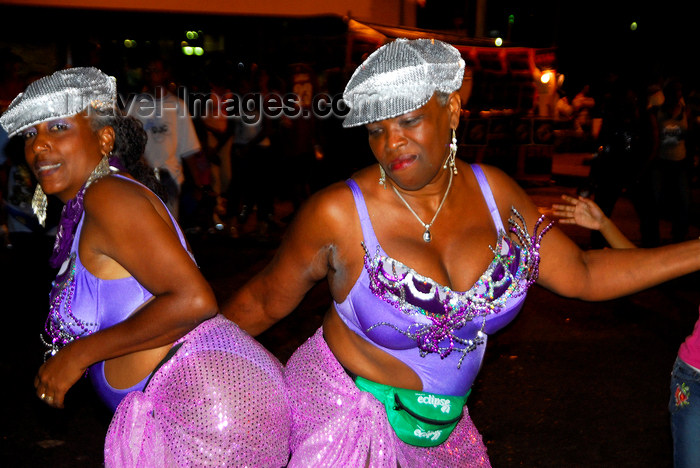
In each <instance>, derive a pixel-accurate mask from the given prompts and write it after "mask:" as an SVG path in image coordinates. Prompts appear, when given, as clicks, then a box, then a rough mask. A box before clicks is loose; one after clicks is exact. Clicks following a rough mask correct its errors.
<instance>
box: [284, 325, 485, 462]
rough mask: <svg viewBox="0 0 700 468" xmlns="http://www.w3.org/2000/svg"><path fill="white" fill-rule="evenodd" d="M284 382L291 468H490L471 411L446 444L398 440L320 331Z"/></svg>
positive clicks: (293, 361) (290, 363)
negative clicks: (289, 419)
mask: <svg viewBox="0 0 700 468" xmlns="http://www.w3.org/2000/svg"><path fill="white" fill-rule="evenodd" d="M285 380H286V382H287V392H288V400H289V402H290V406H291V409H292V436H291V442H290V446H291V449H292V458H291V461H290V463H289V466H290V467H309V466H314V467H318V466H329V467H338V466H353V467H363V466H371V467H391V468H396V466H397V463H398V465H400V466H402V467H414V466H416V467H417V466H420V467H428V466H434V467H448V466H449V467H453V466H455V467H456V466H464V467H467V466H468V467H489V466H491V465H490V463H489V459H488V456H487V455H486V447H485V446H484V444H483V442H482V440H481V435H480V434H479V432H478V431H477V430H476V427H474V424H473V423H472V421H471V419H470V418H469V414H468V411H467V407H466V406H465V407H464V417H463V418H462V420H461V421H460V422H459V424H458V425H457V427H456V428H455V430H454V432H453V433H452V434H451V435H450V437H449V438H448V439H447V440H446V441H445V442H444V443H443V444H441V445H439V446H437V447H431V448H423V447H415V446H412V445H408V444H405V443H404V442H402V441H401V440H399V438H398V437H396V434H394V430H393V429H392V428H391V426H390V425H389V422H388V420H387V417H386V411H385V409H384V405H382V403H380V402H379V401H378V400H377V399H376V398H375V397H374V396H373V395H372V394H370V393H367V392H361V391H360V390H359V389H358V388H357V387H356V386H355V384H354V382H353V381H352V379H351V378H350V377H349V376H348V374H347V373H346V372H345V371H344V369H343V368H342V366H341V365H340V363H338V361H337V360H336V359H335V356H333V353H332V352H331V350H330V349H329V348H328V345H327V344H326V342H325V341H324V339H323V334H322V330H321V329H319V330H318V331H317V332H316V333H315V334H314V336H312V337H311V338H310V339H309V340H308V341H307V342H306V343H304V344H303V345H302V346H300V347H299V349H298V350H297V351H296V352H295V353H294V354H293V355H292V357H291V358H290V359H289V361H288V362H287V365H286V370H285Z"/></svg>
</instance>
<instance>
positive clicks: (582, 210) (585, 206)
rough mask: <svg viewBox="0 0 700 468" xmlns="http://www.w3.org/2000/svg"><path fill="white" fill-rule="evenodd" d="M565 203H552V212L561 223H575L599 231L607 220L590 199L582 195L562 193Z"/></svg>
mask: <svg viewBox="0 0 700 468" xmlns="http://www.w3.org/2000/svg"><path fill="white" fill-rule="evenodd" d="M561 198H562V200H564V201H565V202H566V203H567V204H565V205H564V204H556V203H555V204H554V205H552V210H553V211H552V212H553V214H554V215H555V216H558V217H559V222H560V223H562V224H577V225H579V226H581V227H585V228H588V229H593V230H595V231H599V230H600V229H601V228H602V227H603V225H604V224H605V223H606V221H607V216H605V214H603V211H602V210H601V209H600V208H599V207H598V205H596V204H595V203H594V202H593V201H592V200H589V199H588V198H584V197H578V198H574V197H570V196H568V195H562V196H561Z"/></svg>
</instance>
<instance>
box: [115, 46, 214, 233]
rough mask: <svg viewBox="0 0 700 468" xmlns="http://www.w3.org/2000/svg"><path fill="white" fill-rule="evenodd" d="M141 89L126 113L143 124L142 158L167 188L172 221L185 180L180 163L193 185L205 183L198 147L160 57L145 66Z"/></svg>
mask: <svg viewBox="0 0 700 468" xmlns="http://www.w3.org/2000/svg"><path fill="white" fill-rule="evenodd" d="M144 76H145V88H144V92H143V93H142V94H139V95H137V96H136V97H135V98H134V99H133V100H132V101H131V102H130V103H128V104H127V106H128V114H129V115H131V116H133V117H135V118H136V119H138V120H139V121H141V123H142V124H143V128H144V130H146V133H147V134H148V142H147V143H146V151H145V152H144V158H145V160H146V162H147V163H148V165H149V166H150V167H151V168H152V169H153V170H154V171H155V174H156V178H157V179H158V180H159V181H160V182H161V184H162V185H163V186H164V187H165V188H166V189H167V194H168V199H167V205H168V209H169V210H170V212H171V213H172V214H173V216H174V217H175V219H178V217H179V213H180V212H179V208H180V207H179V202H180V192H181V188H182V183H183V182H184V181H185V172H184V168H183V162H184V163H185V164H187V167H188V169H189V170H190V172H191V174H192V177H193V179H194V181H195V184H196V185H197V186H198V187H202V186H204V185H207V184H208V183H209V180H205V178H206V175H205V172H206V171H204V170H202V168H200V167H198V164H197V162H198V160H197V159H196V158H195V155H198V154H199V153H200V152H201V150H202V147H201V145H200V143H199V139H198V138H197V133H196V132H195V128H194V124H193V123H192V116H191V115H190V112H189V109H188V108H187V104H186V103H185V102H184V101H183V100H182V99H180V98H179V97H178V96H176V95H175V94H173V92H172V91H171V90H170V89H169V80H170V71H169V68H168V67H167V66H166V63H165V62H164V61H163V60H162V59H160V58H154V59H151V60H149V61H148V62H147V63H146V67H145V69H144Z"/></svg>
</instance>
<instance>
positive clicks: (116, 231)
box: [0, 68, 289, 467]
mask: <svg viewBox="0 0 700 468" xmlns="http://www.w3.org/2000/svg"><path fill="white" fill-rule="evenodd" d="M0 125H2V127H3V128H5V130H6V131H7V132H8V134H9V135H10V136H11V137H14V136H17V137H19V138H21V139H22V140H23V141H24V153H25V158H26V161H27V164H28V166H29V167H30V168H31V170H32V171H33V173H34V175H35V176H36V178H37V180H38V183H39V185H38V187H37V189H36V191H35V193H34V198H33V200H32V208H33V209H34V212H35V213H36V214H37V217H38V218H39V222H43V221H44V218H45V215H46V205H47V195H51V196H56V197H58V198H59V199H60V200H61V202H63V203H64V204H65V206H64V208H63V211H62V214H61V220H60V224H59V228H58V233H57V235H56V241H55V244H54V249H53V254H52V256H51V259H50V264H51V265H52V266H53V267H55V268H58V275H57V277H56V280H55V281H54V283H53V285H52V290H51V293H50V307H49V316H48V318H47V320H46V326H45V334H44V335H43V336H42V340H43V341H44V344H45V345H46V353H45V362H44V364H43V365H42V366H41V367H40V368H39V371H38V373H37V375H36V378H35V380H34V386H35V388H36V394H37V396H38V397H39V398H40V399H41V400H42V401H43V402H44V403H46V404H48V405H49V406H52V407H55V408H63V407H64V404H65V398H66V393H67V392H68V391H69V389H70V388H71V387H72V386H73V385H74V384H75V383H76V381H77V380H78V379H80V377H81V376H83V375H85V374H86V373H87V375H88V377H89V378H90V380H91V382H92V385H93V387H94V388H95V390H96V392H97V393H98V395H99V396H100V398H101V399H102V400H103V401H104V403H105V404H106V405H107V406H108V407H109V408H110V409H111V410H113V411H115V414H114V417H113V419H112V422H111V424H110V427H109V430H108V433H107V438H106V441H105V464H106V466H118V467H124V466H185V465H206V464H212V465H217V466H231V465H243V464H248V465H254V466H282V465H283V464H284V463H285V462H286V460H287V457H288V449H287V441H288V432H289V428H288V424H287V421H288V411H287V407H286V403H285V398H284V389H283V382H282V373H281V365H280V363H279V362H278V361H277V360H276V359H275V358H274V357H273V356H272V355H271V354H270V353H268V352H267V351H265V350H264V349H263V348H262V347H261V346H260V345H259V344H258V343H257V342H256V341H254V340H253V339H251V338H250V337H249V336H248V335H246V334H245V333H243V332H242V331H241V330H240V329H239V328H238V327H237V326H236V325H235V324H233V323H232V322H230V321H229V320H226V319H225V318H224V317H223V316H222V315H219V314H217V312H218V307H217V304H216V300H215V297H214V294H213V292H212V290H211V288H210V287H209V284H208V283H207V282H206V280H205V279H204V277H203V276H202V275H201V273H200V272H199V269H198V267H197V264H196V263H195V261H194V258H193V255H192V253H191V252H190V251H189V247H188V245H187V242H186V240H185V238H184V236H183V234H182V231H181V229H180V227H179V226H178V224H177V222H176V221H175V219H174V217H173V216H172V215H171V214H170V212H169V211H168V209H167V207H166V206H165V204H164V203H163V202H162V201H161V199H160V198H159V197H158V196H157V195H156V193H154V191H153V190H155V191H159V188H160V187H159V185H158V184H157V182H156V181H155V179H154V177H153V174H152V172H151V171H150V169H149V168H148V167H147V166H146V164H145V163H144V162H143V159H142V154H143V149H144V146H145V144H146V133H145V132H144V130H143V128H142V127H141V124H140V123H139V122H138V121H137V120H135V119H134V118H131V117H125V116H124V115H122V113H121V112H120V111H119V110H118V108H117V107H116V82H115V80H114V78H112V77H109V76H107V75H105V74H104V73H102V72H101V71H100V70H98V69H96V68H71V69H65V70H61V71H58V72H56V73H54V74H52V75H49V76H47V77H44V78H41V79H39V80H38V81H36V82H35V83H32V84H31V85H29V86H28V87H27V89H26V90H25V92H24V93H22V94H20V95H18V96H17V97H16V98H15V99H14V100H13V101H12V104H11V105H10V106H9V108H8V109H7V111H6V112H5V113H4V114H3V115H2V117H0ZM149 187H150V188H149ZM263 426H264V427H265V428H266V433H265V436H264V439H265V443H264V444H263V443H262V442H261V439H262V438H261V436H260V433H259V430H260V427H263Z"/></svg>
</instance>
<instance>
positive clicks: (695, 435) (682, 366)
mask: <svg viewBox="0 0 700 468" xmlns="http://www.w3.org/2000/svg"><path fill="white" fill-rule="evenodd" d="M562 199H563V200H564V201H565V202H566V203H562V204H554V205H553V206H552V208H553V213H554V215H555V216H558V217H560V219H559V222H560V223H563V224H576V225H578V226H582V227H585V228H588V229H592V230H596V231H599V232H600V234H601V235H602V236H603V237H604V238H605V240H606V241H607V242H608V244H609V245H610V247H612V248H614V249H634V248H636V247H637V246H636V245H635V244H633V243H632V242H631V241H630V240H629V239H628V238H627V237H626V236H625V235H624V234H623V233H622V231H620V229H619V228H618V227H617V226H616V225H615V223H613V222H612V221H611V220H610V219H609V218H608V217H607V216H605V214H604V213H603V211H602V210H601V209H600V208H599V207H598V205H596V203H595V202H593V201H592V200H590V199H588V198H584V197H578V198H573V197H570V196H568V195H562ZM670 390H671V391H670V393H671V395H670V399H669V403H668V410H669V412H670V414H671V434H672V436H673V463H674V467H675V468H691V467H697V466H700V404H698V403H700V318H699V319H698V321H697V322H695V326H694V327H693V332H692V333H691V334H690V335H689V336H688V337H686V339H685V341H684V342H683V343H681V346H680V348H679V349H678V356H677V357H676V361H675V362H674V363H673V369H672V371H671V389H670Z"/></svg>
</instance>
